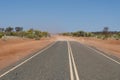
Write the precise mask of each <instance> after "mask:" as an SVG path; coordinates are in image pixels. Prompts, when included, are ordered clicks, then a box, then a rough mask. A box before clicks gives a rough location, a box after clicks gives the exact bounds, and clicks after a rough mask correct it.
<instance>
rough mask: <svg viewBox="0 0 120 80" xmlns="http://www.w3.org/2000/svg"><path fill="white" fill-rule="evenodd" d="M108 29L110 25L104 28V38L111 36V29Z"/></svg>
mask: <svg viewBox="0 0 120 80" xmlns="http://www.w3.org/2000/svg"><path fill="white" fill-rule="evenodd" d="M108 30H109V28H108V27H104V28H103V35H104V38H103V39H107V38H108V37H109V31H108Z"/></svg>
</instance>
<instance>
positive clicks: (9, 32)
mask: <svg viewBox="0 0 120 80" xmlns="http://www.w3.org/2000/svg"><path fill="white" fill-rule="evenodd" d="M4 36H17V37H24V38H30V39H35V40H40V38H42V37H50V34H49V33H48V32H44V31H40V30H34V29H29V30H23V27H15V28H13V27H7V28H0V38H2V37H4Z"/></svg>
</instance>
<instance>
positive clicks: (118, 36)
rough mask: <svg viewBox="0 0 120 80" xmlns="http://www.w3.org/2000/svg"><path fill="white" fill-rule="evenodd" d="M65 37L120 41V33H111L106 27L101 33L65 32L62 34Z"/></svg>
mask: <svg viewBox="0 0 120 80" xmlns="http://www.w3.org/2000/svg"><path fill="white" fill-rule="evenodd" d="M60 35H63V36H73V37H95V38H99V39H103V40H105V39H116V40H119V39H120V32H116V31H109V28H108V27H104V28H103V31H100V32H85V31H77V32H65V33H61V34H60Z"/></svg>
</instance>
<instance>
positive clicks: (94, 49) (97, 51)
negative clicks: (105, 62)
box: [86, 46, 120, 64]
mask: <svg viewBox="0 0 120 80" xmlns="http://www.w3.org/2000/svg"><path fill="white" fill-rule="evenodd" d="M86 47H88V46H86ZM88 48H89V49H91V50H94V51H95V52H97V53H99V54H101V55H102V56H104V57H106V58H108V59H109V60H111V61H113V62H115V63H117V64H120V62H118V61H116V60H114V59H113V58H111V57H109V56H107V55H105V54H104V53H101V52H99V51H97V50H95V49H93V48H91V47H88Z"/></svg>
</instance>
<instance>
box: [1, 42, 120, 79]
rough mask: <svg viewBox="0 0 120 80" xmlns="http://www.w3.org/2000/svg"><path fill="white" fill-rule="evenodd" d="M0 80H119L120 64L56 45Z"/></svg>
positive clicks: (63, 44)
mask: <svg viewBox="0 0 120 80" xmlns="http://www.w3.org/2000/svg"><path fill="white" fill-rule="evenodd" d="M0 80H120V61H119V60H116V59H114V58H112V57H111V56H109V55H106V54H104V53H102V52H100V51H98V50H96V49H94V48H91V47H88V46H86V45H83V44H81V43H79V42H76V41H56V42H55V43H53V44H51V45H49V46H48V47H46V48H45V49H43V50H42V51H39V52H37V53H36V54H34V55H32V56H30V57H29V58H27V59H25V60H24V61H21V62H20V63H19V64H17V65H15V66H13V67H12V68H11V69H9V70H6V71H4V72H3V73H2V74H0Z"/></svg>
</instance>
